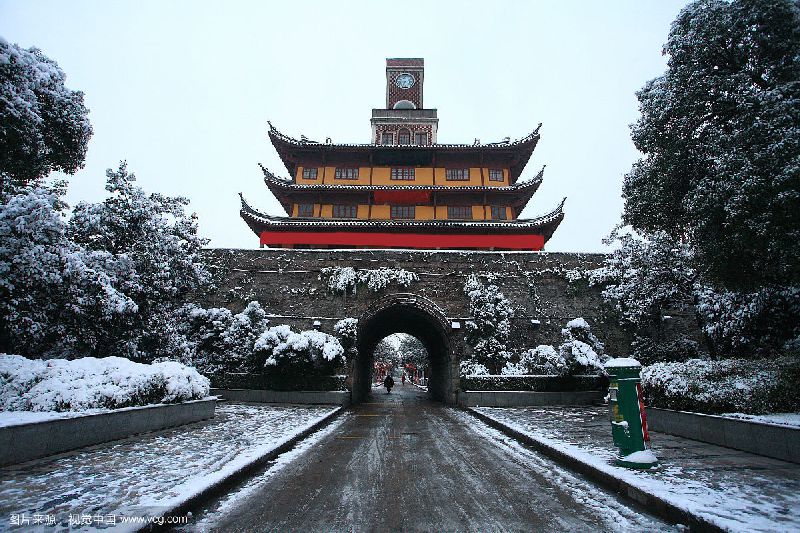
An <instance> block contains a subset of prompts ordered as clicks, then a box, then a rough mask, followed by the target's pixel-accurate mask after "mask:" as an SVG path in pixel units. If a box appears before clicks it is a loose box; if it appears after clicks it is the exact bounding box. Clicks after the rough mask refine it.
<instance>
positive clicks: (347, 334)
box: [333, 317, 358, 349]
mask: <svg viewBox="0 0 800 533" xmlns="http://www.w3.org/2000/svg"><path fill="white" fill-rule="evenodd" d="M333 332H334V333H336V336H337V337H339V339H340V341H341V343H342V345H343V346H344V347H345V349H349V348H351V347H352V346H353V344H355V342H356V336H357V335H358V319H357V318H350V317H348V318H343V319H341V320H339V321H338V322H337V323H336V324H334V325H333Z"/></svg>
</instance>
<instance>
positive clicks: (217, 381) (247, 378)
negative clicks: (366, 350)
mask: <svg viewBox="0 0 800 533" xmlns="http://www.w3.org/2000/svg"><path fill="white" fill-rule="evenodd" d="M211 382H212V384H213V386H214V388H217V389H252V390H274V391H340V390H347V387H346V386H345V376H274V375H269V374H240V373H233V372H228V373H225V374H221V375H218V376H214V377H213V378H212V379H211Z"/></svg>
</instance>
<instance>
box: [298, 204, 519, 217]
mask: <svg viewBox="0 0 800 533" xmlns="http://www.w3.org/2000/svg"><path fill="white" fill-rule="evenodd" d="M505 210H506V220H512V216H513V211H512V209H511V208H510V207H506V208H505ZM299 211H300V208H299V205H298V204H292V214H291V216H293V217H296V216H298V213H299ZM370 213H371V218H372V219H373V220H389V219H390V218H391V206H389V205H373V206H372V209H371V210H370V206H368V205H367V204H359V205H358V211H357V215H356V216H357V217H358V218H360V219H362V220H367V219H368V218H370ZM484 213H485V215H484ZM414 214H415V218H416V220H434V219H436V220H446V219H447V206H446V205H437V206H436V207H434V206H432V205H418V206H415V209H414ZM314 216H315V217H316V216H320V204H314ZM321 216H322V218H332V217H333V205H332V204H323V205H322V212H321ZM491 219H492V206H488V205H487V206H485V207H484V206H482V205H473V206H472V220H491Z"/></svg>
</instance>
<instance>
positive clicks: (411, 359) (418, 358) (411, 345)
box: [397, 334, 429, 368]
mask: <svg viewBox="0 0 800 533" xmlns="http://www.w3.org/2000/svg"><path fill="white" fill-rule="evenodd" d="M397 350H398V351H399V352H400V356H401V357H402V358H403V361H405V362H406V363H411V364H413V365H414V366H416V367H417V368H425V367H426V366H427V365H428V363H429V360H428V350H426V349H425V345H424V344H422V341H421V340H419V339H418V338H416V337H415V336H413V335H408V334H401V335H400V346H398V348H397Z"/></svg>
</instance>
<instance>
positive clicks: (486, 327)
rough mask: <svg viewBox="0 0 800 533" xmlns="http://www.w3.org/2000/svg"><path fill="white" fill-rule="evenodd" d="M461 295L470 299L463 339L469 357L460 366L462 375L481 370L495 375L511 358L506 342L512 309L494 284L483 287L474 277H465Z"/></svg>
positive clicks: (472, 275)
mask: <svg viewBox="0 0 800 533" xmlns="http://www.w3.org/2000/svg"><path fill="white" fill-rule="evenodd" d="M464 292H465V293H466V294H467V296H468V297H469V311H470V316H471V317H472V320H469V321H467V323H466V340H467V345H468V346H469V348H470V349H471V355H470V358H469V359H467V360H465V361H463V362H462V363H461V373H462V375H465V374H475V373H479V372H481V371H482V369H481V367H483V368H485V369H486V370H487V372H488V373H491V374H497V373H499V371H500V369H501V368H502V366H503V364H504V363H505V362H506V361H507V360H509V359H510V358H511V356H512V352H511V351H510V350H509V349H508V346H507V343H508V337H509V335H510V333H511V320H510V319H511V318H513V317H514V309H513V308H512V307H511V302H509V301H508V299H507V298H506V297H505V296H503V293H502V292H500V289H498V287H497V285H491V284H490V285H484V284H483V282H481V280H480V279H479V278H478V276H476V275H474V274H471V275H470V276H468V277H467V281H466V283H465V284H464Z"/></svg>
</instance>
